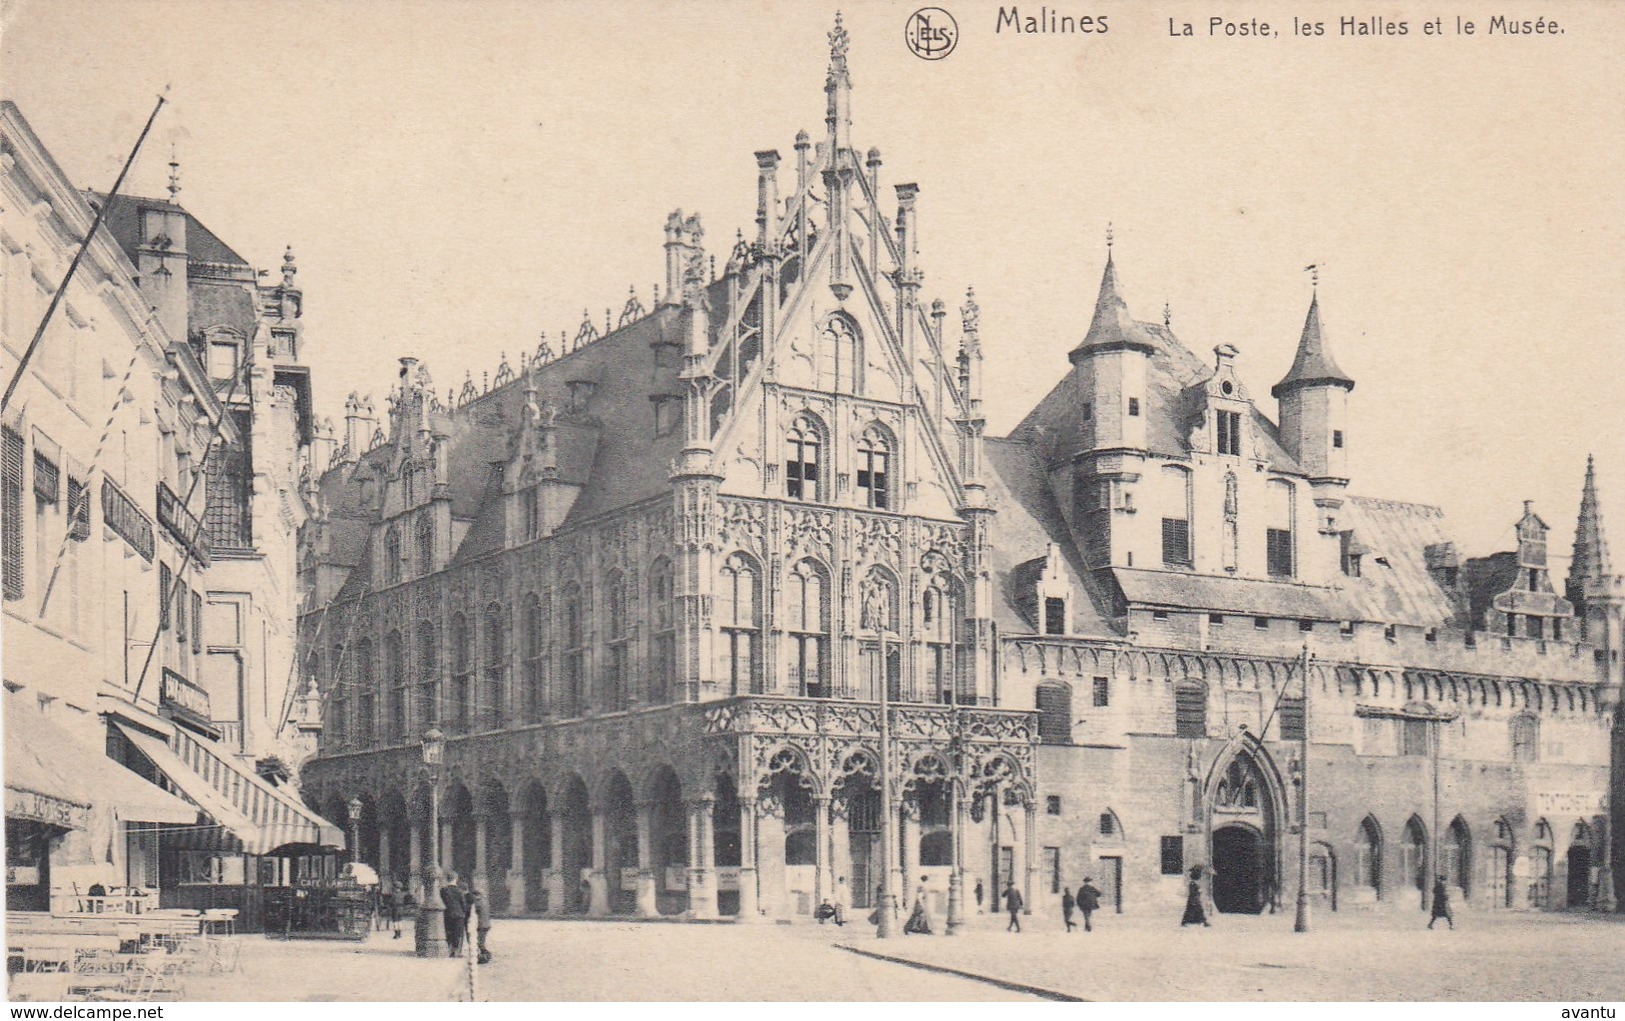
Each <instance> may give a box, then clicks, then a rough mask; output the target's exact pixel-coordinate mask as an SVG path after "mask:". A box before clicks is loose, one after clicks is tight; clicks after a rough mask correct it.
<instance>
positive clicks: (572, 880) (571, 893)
mask: <svg viewBox="0 0 1625 1021" xmlns="http://www.w3.org/2000/svg"><path fill="white" fill-rule="evenodd" d="M559 807H560V811H559V823H560V827H561V828H562V830H563V840H562V841H561V846H560V847H559V868H560V870H561V871H562V872H563V875H562V876H561V877H560V879H561V882H562V884H563V888H564V897H563V900H564V903H563V904H560V905H558V906H557V908H556V909H555V910H557V911H560V912H562V913H565V914H573V915H584V914H586V913H587V908H588V907H590V906H591V897H590V896H589V893H588V889H587V870H588V869H589V868H591V867H592V811H591V809H590V808H589V807H588V802H587V784H586V782H585V781H583V780H582V779H581V777H580V776H577V775H576V774H574V773H572V774H571V775H570V778H569V779H568V780H567V781H566V782H565V785H564V796H563V797H562V798H560V799H559Z"/></svg>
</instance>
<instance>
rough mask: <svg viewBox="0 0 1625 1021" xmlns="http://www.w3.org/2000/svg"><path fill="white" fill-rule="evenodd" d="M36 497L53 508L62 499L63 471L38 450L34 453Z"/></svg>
mask: <svg viewBox="0 0 1625 1021" xmlns="http://www.w3.org/2000/svg"><path fill="white" fill-rule="evenodd" d="M34 496H35V497H36V498H38V499H39V501H40V503H48V504H50V505H52V506H53V507H54V506H56V503H57V501H59V500H61V499H62V469H60V468H58V467H57V465H56V462H55V461H53V460H51V459H50V457H48V456H47V455H46V454H45V453H43V452H42V451H40V450H38V449H36V450H35V451H34Z"/></svg>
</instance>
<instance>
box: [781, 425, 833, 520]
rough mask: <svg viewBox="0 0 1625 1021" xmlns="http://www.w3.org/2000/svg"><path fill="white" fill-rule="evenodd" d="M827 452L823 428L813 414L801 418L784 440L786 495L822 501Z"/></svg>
mask: <svg viewBox="0 0 1625 1021" xmlns="http://www.w3.org/2000/svg"><path fill="white" fill-rule="evenodd" d="M823 449H824V427H823V425H822V424H821V423H820V422H819V421H818V420H817V419H815V418H813V417H812V416H811V415H807V414H801V415H797V416H796V417H795V420H794V421H793V422H791V423H790V431H789V432H788V433H786V434H785V438H784V495H785V496H788V497H789V498H790V499H792V500H808V501H816V500H817V499H818V493H819V489H818V486H819V482H820V479H821V477H822V471H821V464H820V462H821V457H822V454H823Z"/></svg>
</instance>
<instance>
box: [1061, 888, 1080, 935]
mask: <svg viewBox="0 0 1625 1021" xmlns="http://www.w3.org/2000/svg"><path fill="white" fill-rule="evenodd" d="M1076 904H1077V902H1076V901H1074V900H1073V899H1072V888H1071V887H1068V886H1063V887H1061V920H1062V921H1064V922H1066V931H1067V932H1071V931H1072V930H1073V929H1076V928H1077V926H1076V925H1074V924H1073V923H1072V908H1073V907H1074V906H1076Z"/></svg>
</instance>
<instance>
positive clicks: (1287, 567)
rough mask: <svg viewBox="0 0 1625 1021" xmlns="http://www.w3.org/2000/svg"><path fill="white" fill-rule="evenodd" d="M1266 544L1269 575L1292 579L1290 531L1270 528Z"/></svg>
mask: <svg viewBox="0 0 1625 1021" xmlns="http://www.w3.org/2000/svg"><path fill="white" fill-rule="evenodd" d="M1267 542H1268V547H1267V549H1268V557H1269V572H1270V574H1273V575H1275V576H1277V577H1281V578H1290V577H1292V575H1293V570H1292V530H1291V529H1290V528H1272V529H1270V530H1269V535H1268V539H1267Z"/></svg>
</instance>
